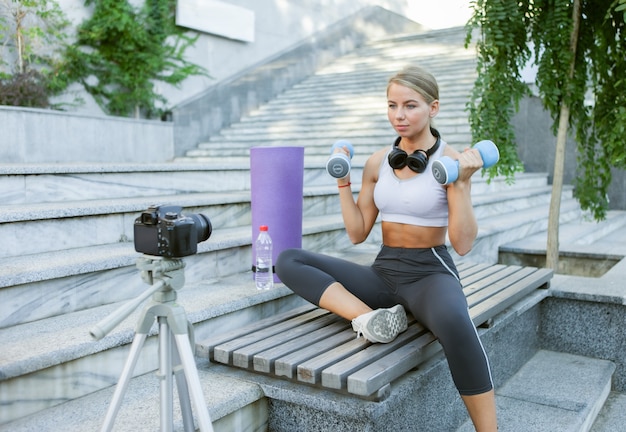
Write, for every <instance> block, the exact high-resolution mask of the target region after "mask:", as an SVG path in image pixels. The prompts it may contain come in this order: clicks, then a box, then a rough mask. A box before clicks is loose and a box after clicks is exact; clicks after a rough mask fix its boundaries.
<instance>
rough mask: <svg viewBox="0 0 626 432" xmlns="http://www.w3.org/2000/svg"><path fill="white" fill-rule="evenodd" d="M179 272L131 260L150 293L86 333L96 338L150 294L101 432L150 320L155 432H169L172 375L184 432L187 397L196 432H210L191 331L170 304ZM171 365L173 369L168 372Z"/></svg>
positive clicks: (163, 262)
mask: <svg viewBox="0 0 626 432" xmlns="http://www.w3.org/2000/svg"><path fill="white" fill-rule="evenodd" d="M184 267H185V265H184V263H183V261H182V260H181V259H171V258H159V257H148V256H143V257H140V258H139V259H138V260H137V268H138V269H139V270H141V278H142V279H143V281H144V282H146V283H147V284H149V285H152V286H151V288H150V289H148V290H147V291H145V292H144V293H143V294H142V295H141V296H139V297H137V298H136V299H134V300H131V301H130V302H129V303H127V304H125V305H123V306H122V307H121V308H119V309H117V310H116V311H115V312H113V313H112V314H111V315H110V316H108V317H107V318H105V319H103V320H102V321H100V322H99V323H98V324H96V325H95V326H94V327H93V328H92V329H91V330H90V334H91V335H92V336H93V337H94V338H96V339H101V338H102V337H104V335H106V334H107V333H108V332H109V331H111V330H112V329H113V327H115V326H116V325H117V324H119V323H120V322H121V321H122V320H123V319H124V318H125V317H126V316H128V314H130V313H131V312H132V311H133V310H134V309H135V308H136V307H137V306H139V304H140V303H142V302H143V301H144V300H146V299H147V298H148V297H149V296H150V295H152V300H151V301H150V302H149V303H148V304H147V305H146V306H145V307H144V309H143V312H142V314H141V317H140V318H139V321H138V323H137V326H136V328H135V337H134V338H133V342H132V344H131V347H130V353H129V354H128V358H127V359H126V363H125V364H124V369H123V370H122V374H121V376H120V379H119V381H118V383H117V386H116V388H115V393H114V394H113V398H112V400H111V404H110V405H109V409H108V411H107V413H106V417H105V419H104V423H103V425H102V429H101V430H102V431H111V430H112V428H113V423H114V421H115V417H116V416H117V413H118V411H119V408H120V406H121V404H122V399H123V397H124V393H125V392H126V388H127V387H128V383H129V382H130V379H131V378H132V375H133V370H134V368H135V365H136V364H137V360H138V359H139V354H140V351H141V348H142V347H143V345H144V343H145V341H146V338H147V337H148V333H149V332H150V328H151V327H152V324H153V323H154V320H155V319H156V320H157V322H158V326H159V369H158V373H157V376H158V377H159V379H160V397H161V405H160V417H161V431H162V432H171V431H172V430H173V417H174V414H173V399H174V395H173V394H174V392H173V388H172V384H173V381H174V375H176V385H177V389H178V397H179V399H180V407H181V412H182V417H183V424H184V426H185V432H193V431H194V430H195V428H194V422H193V415H192V411H191V404H190V400H189V396H190V395H191V398H192V400H193V403H194V407H195V409H196V411H197V417H198V424H199V426H200V431H201V432H213V425H212V424H211V419H210V417H209V412H208V410H207V406H206V403H205V401H204V396H203V394H202V387H201V386H200V378H199V376H198V370H197V368H196V363H195V360H194V356H193V350H192V348H191V347H192V345H193V327H191V325H190V324H189V323H188V321H187V315H186V313H185V310H184V309H183V307H182V306H180V305H179V304H177V303H176V297H177V295H176V290H177V289H180V288H182V287H183V285H184V284H185V275H184V270H183V268H184ZM174 365H176V366H175V367H174Z"/></svg>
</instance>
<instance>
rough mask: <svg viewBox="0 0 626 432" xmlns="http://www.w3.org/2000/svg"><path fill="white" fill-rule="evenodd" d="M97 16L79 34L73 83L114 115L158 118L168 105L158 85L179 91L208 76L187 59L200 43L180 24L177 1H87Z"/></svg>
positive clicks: (71, 54)
mask: <svg viewBox="0 0 626 432" xmlns="http://www.w3.org/2000/svg"><path fill="white" fill-rule="evenodd" d="M85 4H86V5H87V6H90V5H93V7H94V10H93V14H92V16H91V17H90V18H89V19H88V20H86V21H85V22H83V23H82V24H81V25H80V27H79V28H78V33H77V40H76V43H75V45H74V46H72V47H70V48H69V49H68V51H67V54H66V55H67V58H68V62H69V65H70V69H71V71H72V74H73V77H74V78H75V79H77V80H78V81H80V82H81V83H82V84H83V85H84V87H85V89H86V90H87V91H88V92H89V93H90V94H91V95H92V96H93V97H94V98H95V100H96V101H97V102H98V103H99V105H100V106H101V107H102V108H103V109H104V110H105V111H106V112H107V113H109V114H112V115H120V116H135V117H140V116H144V117H148V118H150V117H158V116H159V115H160V113H161V111H162V110H163V109H164V107H165V105H166V103H167V100H166V99H165V98H164V97H163V96H162V95H161V94H160V93H159V92H158V90H157V87H156V82H158V81H161V82H165V83H167V84H171V85H174V86H177V85H179V84H180V83H182V81H184V80H185V79H186V78H187V77H189V76H190V75H197V74H204V75H206V72H205V71H204V69H202V68H201V67H199V66H197V65H194V64H192V63H190V62H188V61H187V60H186V59H185V57H184V53H185V51H186V49H187V48H188V47H190V46H192V45H193V44H194V43H195V41H196V39H197V37H195V38H194V37H189V36H187V35H185V34H184V32H183V31H182V29H180V28H179V27H177V26H176V24H175V5H176V2H175V0H146V1H145V3H144V5H143V7H141V8H136V7H133V6H132V5H131V4H130V3H129V2H128V1H127V0H86V1H85Z"/></svg>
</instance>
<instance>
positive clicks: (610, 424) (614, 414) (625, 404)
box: [590, 392, 626, 432]
mask: <svg viewBox="0 0 626 432" xmlns="http://www.w3.org/2000/svg"><path fill="white" fill-rule="evenodd" d="M624 424H626V394H622V393H617V392H611V393H610V394H609V397H608V398H607V401H606V403H605V404H604V407H603V408H602V411H600V414H598V417H597V419H596V422H595V423H594V424H593V426H592V428H591V429H590V431H591V432H615V431H618V430H620V429H622V428H623V427H624Z"/></svg>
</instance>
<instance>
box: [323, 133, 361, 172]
mask: <svg viewBox="0 0 626 432" xmlns="http://www.w3.org/2000/svg"><path fill="white" fill-rule="evenodd" d="M344 147H347V148H348V151H349V152H350V157H348V156H346V154H345V153H343V152H335V149H337V148H344ZM352 156H354V147H352V143H350V141H346V140H339V141H337V142H335V144H333V146H332V147H331V149H330V157H329V158H328V162H326V171H328V174H330V175H331V176H332V177H335V178H338V179H341V178H345V177H347V176H348V174H350V159H352Z"/></svg>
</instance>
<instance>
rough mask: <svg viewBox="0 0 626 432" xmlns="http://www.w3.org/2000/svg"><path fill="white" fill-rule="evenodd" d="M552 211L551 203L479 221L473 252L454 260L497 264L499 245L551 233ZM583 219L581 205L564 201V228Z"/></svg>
mask: <svg viewBox="0 0 626 432" xmlns="http://www.w3.org/2000/svg"><path fill="white" fill-rule="evenodd" d="M566 193H567V192H566ZM549 208H550V205H549V202H545V203H542V204H538V205H535V206H533V207H529V208H524V209H519V210H514V211H511V212H507V213H504V214H502V213H500V214H496V215H493V216H488V217H485V218H483V219H481V220H479V222H478V236H477V238H476V240H475V241H474V245H473V248H472V250H471V252H469V253H468V254H467V255H464V256H458V255H456V253H452V256H453V258H454V259H455V260H456V261H458V262H463V261H471V262H481V263H490V264H495V263H497V262H498V246H499V245H501V244H505V243H509V242H511V241H514V240H520V239H523V238H525V237H527V236H529V235H532V234H534V233H536V232H538V231H542V230H545V229H547V225H548V213H549ZM580 215H581V211H580V206H579V204H578V201H576V200H575V199H573V198H570V199H563V201H562V204H561V213H560V223H561V224H566V223H568V222H571V221H573V220H577V219H578V218H580Z"/></svg>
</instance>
